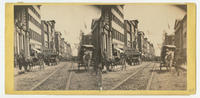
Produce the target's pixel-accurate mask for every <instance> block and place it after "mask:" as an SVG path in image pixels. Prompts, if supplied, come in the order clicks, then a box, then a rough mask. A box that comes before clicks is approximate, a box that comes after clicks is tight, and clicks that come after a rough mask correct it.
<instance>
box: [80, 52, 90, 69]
mask: <svg viewBox="0 0 200 98" xmlns="http://www.w3.org/2000/svg"><path fill="white" fill-rule="evenodd" d="M91 60H92V58H91V53H90V52H88V53H85V54H84V55H83V66H84V67H85V71H89V67H90V65H91ZM79 68H80V67H79Z"/></svg>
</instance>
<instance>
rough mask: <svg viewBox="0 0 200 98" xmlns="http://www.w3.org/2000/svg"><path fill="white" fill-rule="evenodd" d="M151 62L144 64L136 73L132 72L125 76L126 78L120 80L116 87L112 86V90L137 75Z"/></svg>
mask: <svg viewBox="0 0 200 98" xmlns="http://www.w3.org/2000/svg"><path fill="white" fill-rule="evenodd" d="M149 64H150V63H148V64H146V65H145V66H143V67H142V68H140V69H139V70H137V71H135V72H134V73H132V74H131V75H129V76H128V77H127V78H125V79H124V80H122V81H121V82H119V83H118V84H117V85H115V86H114V87H112V88H111V90H115V89H116V88H118V87H119V86H120V85H122V84H123V83H124V82H126V81H127V80H128V79H130V78H131V77H133V76H135V75H136V74H137V73H139V72H140V71H142V70H143V69H144V68H146V67H147V66H150V65H151V64H150V65H149Z"/></svg>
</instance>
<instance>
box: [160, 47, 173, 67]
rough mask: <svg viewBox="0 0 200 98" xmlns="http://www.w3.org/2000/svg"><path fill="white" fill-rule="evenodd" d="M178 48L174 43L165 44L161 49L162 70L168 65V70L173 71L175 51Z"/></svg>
mask: <svg viewBox="0 0 200 98" xmlns="http://www.w3.org/2000/svg"><path fill="white" fill-rule="evenodd" d="M175 50H176V46H174V45H164V46H163V47H162V50H161V57H160V59H161V62H160V70H162V67H166V68H167V70H170V71H171V68H172V66H174V64H175V62H174V52H175Z"/></svg>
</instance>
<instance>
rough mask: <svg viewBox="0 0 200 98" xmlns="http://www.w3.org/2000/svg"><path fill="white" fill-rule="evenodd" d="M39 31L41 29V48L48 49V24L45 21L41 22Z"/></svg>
mask: <svg viewBox="0 0 200 98" xmlns="http://www.w3.org/2000/svg"><path fill="white" fill-rule="evenodd" d="M41 29H42V34H41V36H42V48H43V50H45V49H49V48H50V45H49V44H50V43H49V30H48V23H47V21H45V20H42V21H41Z"/></svg>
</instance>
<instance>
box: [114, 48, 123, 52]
mask: <svg viewBox="0 0 200 98" xmlns="http://www.w3.org/2000/svg"><path fill="white" fill-rule="evenodd" d="M115 49H116V50H117V51H119V52H120V53H124V51H123V50H121V49H119V48H115Z"/></svg>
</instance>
